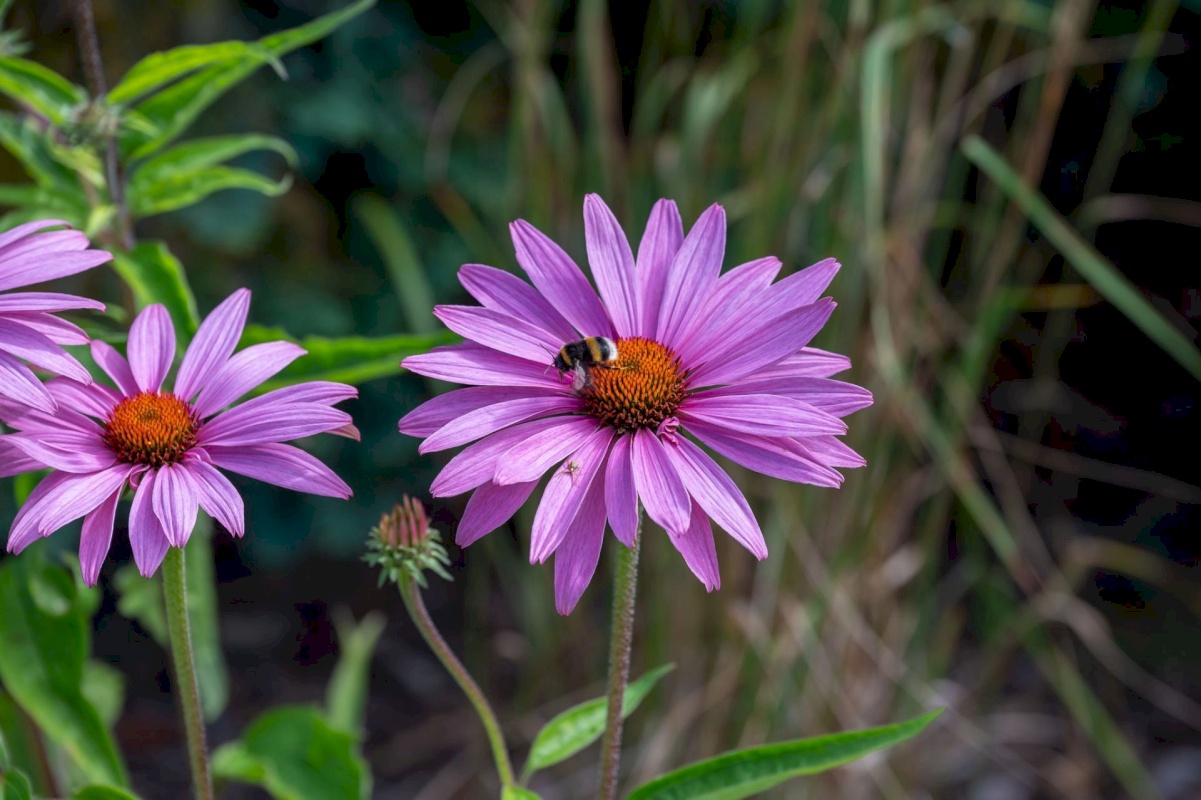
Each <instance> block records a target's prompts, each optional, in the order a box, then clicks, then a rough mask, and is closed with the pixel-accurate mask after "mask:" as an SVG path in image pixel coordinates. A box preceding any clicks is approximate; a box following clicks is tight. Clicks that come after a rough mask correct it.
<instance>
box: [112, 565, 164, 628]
mask: <svg viewBox="0 0 1201 800" xmlns="http://www.w3.org/2000/svg"><path fill="white" fill-rule="evenodd" d="M113 585H114V586H115V587H116V589H117V613H118V614H120V615H121V616H123V617H125V618H126V619H132V620H136V621H137V623H138V624H139V625H141V626H142V627H143V628H145V629H146V632H147V633H149V634H150V635H151V636H153V637H154V641H156V642H158V643H159V644H160V645H161V646H163V647H166V646H167V613H166V611H165V610H164V608H163V590H162V585H161V584H160V583H159V582H158V581H156V580H153V579H150V578H143V577H142V576H141V575H139V574H138V570H137V567H135V566H134V565H133V564H126V565H124V566H122V567H121V568H120V569H118V570H117V571H116V573H115V574H114V575H113Z"/></svg>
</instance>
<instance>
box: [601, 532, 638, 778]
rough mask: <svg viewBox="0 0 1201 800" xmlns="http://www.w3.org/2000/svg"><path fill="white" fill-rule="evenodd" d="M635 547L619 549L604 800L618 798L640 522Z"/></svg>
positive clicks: (603, 767) (603, 754)
mask: <svg viewBox="0 0 1201 800" xmlns="http://www.w3.org/2000/svg"><path fill="white" fill-rule="evenodd" d="M638 527H639V531H638V533H636V534H635V535H634V546H633V547H618V548H617V571H616V573H615V574H614V576H613V631H612V633H611V634H610V639H609V690H608V696H609V715H608V718H607V719H606V721H605V738H604V741H603V742H602V743H601V779H600V791H599V793H598V796H599V797H600V798H601V800H613V798H615V797H617V769H618V766H619V762H620V761H621V720H622V715H621V711H622V708H621V707H622V704H623V703H624V702H625V694H626V684H627V683H629V682H630V649H631V646H632V645H633V642H634V598H635V595H636V594H637V591H638V550H639V548H640V547H641V546H642V532H641V528H642V525H641V521H639V526H638Z"/></svg>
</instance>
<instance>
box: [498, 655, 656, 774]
mask: <svg viewBox="0 0 1201 800" xmlns="http://www.w3.org/2000/svg"><path fill="white" fill-rule="evenodd" d="M675 668H676V667H675V664H664V665H662V666H659V667H655V668H654V669H652V670H651V671H650V672H648V673H646V674H645V675H643V676H642V677H641V678H639V679H638V680H636V681H634V682H633V683H631V684H630V685H629V686H627V687H626V691H625V696H624V698H623V700H622V704H621V716H622V719H625V718H626V717H628V716H629V715H630V714H632V713H633V712H634V709H636V708H638V706H639V704H641V703H642V701H643V699H644V698H645V697H646V696H647V694H648V693H649V692H650V690H651V689H652V688H654V686H655V684H656V683H658V682H659V679H660V678H662V677H663V676H664V675H666V674H667V673H669V672H671V671H672V670H673V669H675ZM608 713H609V700H608V698H605V697H597V698H594V699H592V700H587V701H585V702H583V703H580V704H579V705H577V706H573V707H571V708H569V709H567V710H566V711H564V712H563V713H561V714H559V715H557V716H555V717H554V718H553V719H551V721H550V722H548V723H546V724H545V725H543V726H542V730H540V731H538V735H537V736H535V737H534V743H533V744H532V745H530V754H529V756H528V757H527V758H526V762H525V767H524V768H523V769H522V771H521V774H522V775H523V776H524V777H527V778H528V777H529V776H530V775H532V774H534V773H535V772H536V771H538V770H540V769H545V768H546V767H549V766H551V765H552V764H558V763H559V762H560V761H563V760H565V759H567V758H570V757H571V756H573V755H575V754H576V753H578V752H580V751H581V750H583V749H584V748H585V747H587V746H588V745H590V744H592V743H593V742H595V741H596V740H597V739H599V738H600V737H601V734H603V733H604V732H605V720H606V717H607V715H608Z"/></svg>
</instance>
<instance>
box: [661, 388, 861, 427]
mask: <svg viewBox="0 0 1201 800" xmlns="http://www.w3.org/2000/svg"><path fill="white" fill-rule="evenodd" d="M679 417H680V419H681V420H683V421H684V422H685V425H687V423H688V421H689V420H694V419H701V420H705V421H706V422H709V423H712V424H713V425H718V426H721V427H724V428H727V429H729V430H731V431H741V432H743V433H753V434H756V435H758V436H821V435H824V434H833V435H836V436H837V435H841V434H844V433H846V432H847V424H846V423H845V422H843V421H842V420H840V419H839V418H838V417H836V416H834V415H833V414H828V413H826V412H825V411H822V410H821V409H820V408H817V407H815V406H812V405H810V404H809V403H806V402H805V401H804V400H797V399H796V398H793V397H781V396H780V395H774V394H748V395H739V396H737V397H728V396H720V395H719V396H710V395H709V394H708V393H705V392H701V393H698V394H696V395H693V396H691V397H689V398H688V399H687V400H685V401H684V404H683V405H682V406H680V411H679Z"/></svg>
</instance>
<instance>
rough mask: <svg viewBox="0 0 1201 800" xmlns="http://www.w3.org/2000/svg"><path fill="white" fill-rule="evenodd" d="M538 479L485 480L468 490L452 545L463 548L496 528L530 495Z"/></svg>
mask: <svg viewBox="0 0 1201 800" xmlns="http://www.w3.org/2000/svg"><path fill="white" fill-rule="evenodd" d="M537 485H538V481H527V482H526V483H510V484H507V485H505V486H501V485H500V484H497V483H492V482H490V481H489V482H487V483H484V484H481V485H480V486H479V487H477V488H476V490H475V491H474V492H472V493H471V497H470V498H469V499H468V500H467V507H466V508H464V509H463V517H462V518H461V519H460V520H459V527H458V529H457V530H456V531H455V544H457V545H458V546H459V547H466V546H467V545H469V544H471V543H472V542H475V541H477V540H479V539H481V538H483V537H484V536H485V535H487V534H489V533H492V531H494V530H496V529H497V528H499V527H500V526H501V525H503V524H505V522H507V521H508V519H509V517H511V516H513V514H515V513H516V512H517V509H519V508H521V506H522V505H523V504H524V503H525V501H526V500H528V499H529V498H530V493H531V492H533V491H534V487H535V486H537Z"/></svg>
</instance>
